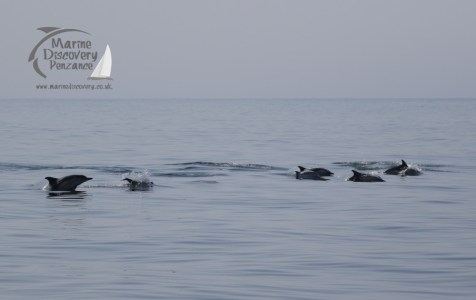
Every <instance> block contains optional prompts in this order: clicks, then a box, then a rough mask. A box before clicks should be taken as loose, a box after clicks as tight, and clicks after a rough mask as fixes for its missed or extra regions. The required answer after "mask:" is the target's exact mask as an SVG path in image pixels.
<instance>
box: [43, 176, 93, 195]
mask: <svg viewBox="0 0 476 300" xmlns="http://www.w3.org/2000/svg"><path fill="white" fill-rule="evenodd" d="M45 179H46V180H48V183H49V187H50V191H70V192H74V191H75V190H76V187H77V186H78V185H80V184H81V183H83V182H86V181H88V180H91V179H92V178H89V177H86V176H84V175H68V176H65V177H62V178H60V179H58V178H54V177H45Z"/></svg>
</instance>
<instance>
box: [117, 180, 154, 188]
mask: <svg viewBox="0 0 476 300" xmlns="http://www.w3.org/2000/svg"><path fill="white" fill-rule="evenodd" d="M122 180H123V181H124V180H125V181H127V182H128V183H129V188H130V189H131V191H136V190H142V191H144V190H148V189H150V188H151V187H152V186H153V185H154V183H153V182H142V181H137V180H133V179H130V178H124V179H122Z"/></svg>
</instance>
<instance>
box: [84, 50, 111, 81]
mask: <svg viewBox="0 0 476 300" xmlns="http://www.w3.org/2000/svg"><path fill="white" fill-rule="evenodd" d="M111 68H112V55H111V48H109V45H107V46H106V51H104V55H103V56H102V57H101V60H100V61H99V62H98V64H97V65H96V68H94V71H93V73H92V74H91V76H90V77H88V79H96V80H100V79H112V78H111Z"/></svg>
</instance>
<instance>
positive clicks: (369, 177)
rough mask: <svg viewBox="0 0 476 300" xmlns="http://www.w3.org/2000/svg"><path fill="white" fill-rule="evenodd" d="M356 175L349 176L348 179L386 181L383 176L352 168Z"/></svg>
mask: <svg viewBox="0 0 476 300" xmlns="http://www.w3.org/2000/svg"><path fill="white" fill-rule="evenodd" d="M352 172H353V173H354V175H352V177H350V178H348V179H347V180H348V181H354V182H384V181H385V180H383V179H382V178H380V177H379V176H375V175H371V174H364V173H360V172H357V171H356V170H352Z"/></svg>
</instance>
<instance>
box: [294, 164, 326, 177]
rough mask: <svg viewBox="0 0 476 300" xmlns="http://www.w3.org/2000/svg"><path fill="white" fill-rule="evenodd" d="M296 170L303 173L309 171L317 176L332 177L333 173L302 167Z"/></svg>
mask: <svg viewBox="0 0 476 300" xmlns="http://www.w3.org/2000/svg"><path fill="white" fill-rule="evenodd" d="M298 168H299V170H300V171H301V172H304V171H305V170H310V171H313V172H314V173H317V174H319V176H332V175H334V173H332V172H331V171H329V170H327V169H324V168H304V167H301V166H298Z"/></svg>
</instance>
